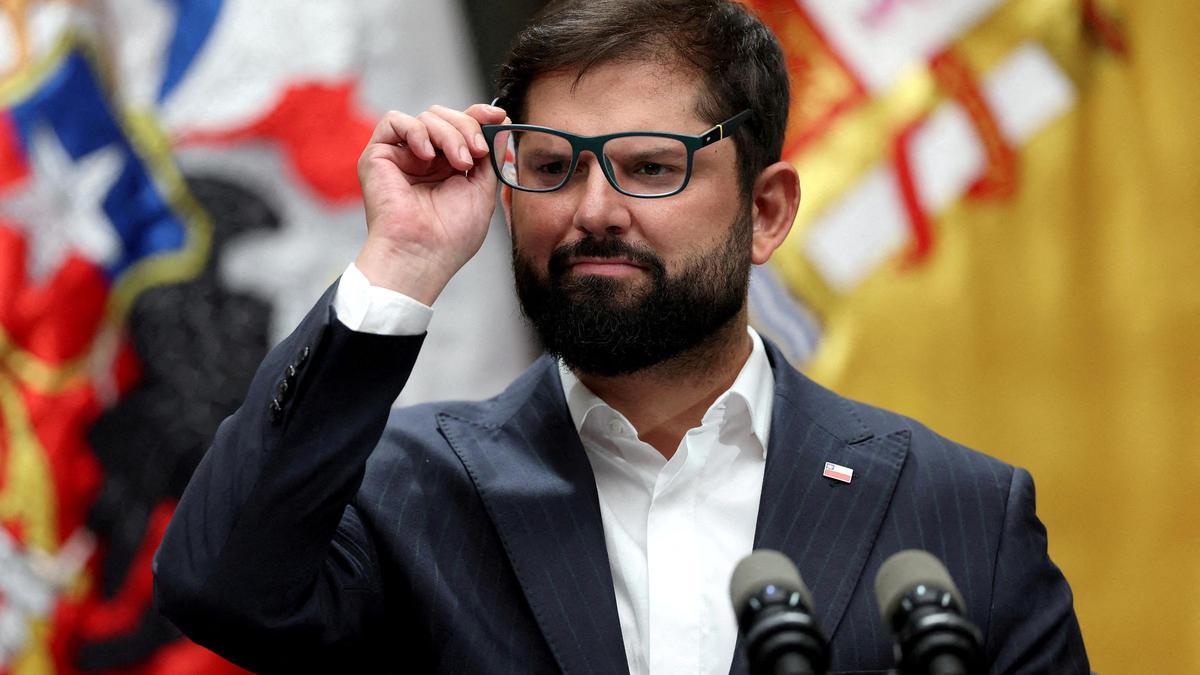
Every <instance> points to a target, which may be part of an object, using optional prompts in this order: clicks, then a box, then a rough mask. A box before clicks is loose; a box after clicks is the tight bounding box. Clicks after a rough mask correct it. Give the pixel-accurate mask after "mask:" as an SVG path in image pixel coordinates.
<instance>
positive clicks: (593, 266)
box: [567, 256, 646, 276]
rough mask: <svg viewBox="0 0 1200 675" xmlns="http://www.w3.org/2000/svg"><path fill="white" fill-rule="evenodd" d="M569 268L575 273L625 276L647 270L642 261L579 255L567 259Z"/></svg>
mask: <svg viewBox="0 0 1200 675" xmlns="http://www.w3.org/2000/svg"><path fill="white" fill-rule="evenodd" d="M567 269H568V270H569V271H570V272H573V273H575V274H595V275H599V276H625V275H629V274H635V273H637V272H641V271H643V270H645V269H646V268H645V266H644V265H642V264H641V263H638V262H635V261H633V260H630V259H629V258H621V257H607V256H605V257H598V256H577V257H572V258H570V259H568V260H567Z"/></svg>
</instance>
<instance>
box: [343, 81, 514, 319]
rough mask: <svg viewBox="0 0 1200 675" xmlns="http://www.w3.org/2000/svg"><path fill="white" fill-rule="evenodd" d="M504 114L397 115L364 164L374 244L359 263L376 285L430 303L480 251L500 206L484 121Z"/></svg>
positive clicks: (377, 135) (378, 130) (381, 129)
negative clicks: (496, 209)
mask: <svg viewBox="0 0 1200 675" xmlns="http://www.w3.org/2000/svg"><path fill="white" fill-rule="evenodd" d="M505 121H507V118H506V117H505V113H504V111H503V110H502V109H500V108H496V107H493V106H490V105H484V104H476V105H473V106H471V107H469V108H467V109H466V110H464V111H461V112H460V111H457V110H451V109H450V108H445V107H443V106H433V107H431V108H429V110H426V111H425V112H423V113H421V114H419V115H417V116H416V117H413V116H411V115H406V114H404V113H400V112H395V111H392V112H389V113H387V115H385V116H384V117H383V119H382V120H380V122H379V124H378V125H377V126H376V127H375V132H374V133H373V134H372V136H371V140H370V142H369V143H368V144H367V147H366V149H365V150H363V153H362V155H361V156H360V157H359V160H358V180H359V183H360V184H361V185H362V192H363V203H364V206H365V208H366V217H367V240H366V242H365V243H364V244H363V248H362V250H361V251H360V252H359V254H358V258H357V259H356V260H355V264H356V265H357V266H358V268H359V269H360V270H362V272H363V274H364V275H366V277H367V279H369V280H370V281H371V283H372V284H374V285H376V286H383V287H385V288H390V289H392V290H395V291H399V292H401V293H404V294H405V295H408V296H409V297H412V298H414V299H416V300H419V301H421V302H423V303H425V304H427V305H429V304H432V303H433V301H434V299H436V298H437V296H438V294H439V293H441V291H442V289H443V288H444V287H445V286H446V283H447V282H448V281H450V278H451V277H453V276H454V274H455V273H456V272H458V270H459V269H460V268H461V267H462V266H463V265H464V264H466V262H467V261H468V260H470V259H471V256H473V255H475V253H476V252H477V251H478V250H479V247H480V246H481V245H482V244H483V239H484V237H485V236H486V235H487V231H488V222H489V221H490V220H491V216H492V211H493V209H494V208H495V202H496V175H495V173H494V172H493V171H492V168H491V166H489V161H488V159H487V155H488V147H487V142H486V141H485V140H484V138H483V134H482V133H481V131H480V125H481V124H498V123H501V122H505Z"/></svg>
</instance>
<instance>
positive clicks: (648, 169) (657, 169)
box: [633, 162, 673, 176]
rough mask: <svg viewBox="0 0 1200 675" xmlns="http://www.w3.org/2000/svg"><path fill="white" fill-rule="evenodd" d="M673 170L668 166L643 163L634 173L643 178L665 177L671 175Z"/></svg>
mask: <svg viewBox="0 0 1200 675" xmlns="http://www.w3.org/2000/svg"><path fill="white" fill-rule="evenodd" d="M672 170H673V169H672V168H671V167H669V166H667V165H666V164H656V163H654V162H643V163H642V164H640V165H638V167H637V168H636V169H634V171H633V172H634V173H635V174H638V175H642V176H663V175H666V174H668V173H670V172H671V171H672Z"/></svg>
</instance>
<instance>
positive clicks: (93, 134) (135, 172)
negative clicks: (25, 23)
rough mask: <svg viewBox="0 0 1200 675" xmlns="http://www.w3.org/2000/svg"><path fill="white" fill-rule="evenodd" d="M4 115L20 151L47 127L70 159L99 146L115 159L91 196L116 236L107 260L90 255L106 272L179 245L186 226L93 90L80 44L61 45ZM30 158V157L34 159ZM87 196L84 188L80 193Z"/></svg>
mask: <svg viewBox="0 0 1200 675" xmlns="http://www.w3.org/2000/svg"><path fill="white" fill-rule="evenodd" d="M8 114H9V115H10V116H11V118H12V120H13V122H14V126H15V128H16V132H17V135H18V138H19V141H20V143H21V145H22V146H24V148H25V150H26V153H27V155H30V154H32V151H33V150H34V149H36V148H39V144H38V143H37V142H36V140H37V136H38V135H39V134H40V133H44V132H46V131H49V132H52V133H53V136H54V137H55V138H54V139H50V142H51V143H53V142H54V140H55V139H56V140H57V142H58V143H59V144H61V148H62V150H63V151H64V152H65V156H66V158H67V159H69V161H71V162H75V163H79V162H83V161H84V160H86V159H88V158H89V157H91V156H93V155H96V154H100V153H107V154H108V155H110V156H112V157H114V158H115V159H116V160H117V161H118V162H119V173H118V175H116V176H115V177H114V180H113V181H112V184H111V185H110V186H108V188H107V189H106V190H104V192H103V194H102V195H97V196H101V197H102V203H101V207H102V212H103V214H104V216H105V217H106V218H107V220H108V224H109V226H110V227H111V228H112V233H113V234H114V235H115V237H116V238H117V240H119V246H118V247H117V249H116V250H114V251H111V252H110V256H109V259H107V260H102V261H97V262H99V263H100V264H101V266H102V267H103V269H104V272H105V274H106V275H107V276H108V278H109V279H115V278H116V277H118V276H120V275H121V274H122V273H123V272H125V271H126V270H127V269H128V268H129V267H130V266H131V265H133V264H135V263H136V262H138V261H139V260H141V259H143V258H145V257H147V256H151V255H156V254H162V253H165V252H170V251H177V250H179V249H181V248H183V247H184V246H185V244H186V243H187V228H186V226H185V225H184V222H183V220H182V219H181V218H180V217H179V216H177V215H176V214H175V212H174V210H173V209H172V207H171V205H170V204H169V203H168V201H167V199H166V196H165V195H164V194H163V193H162V192H161V191H160V190H159V188H158V187H157V186H156V184H155V180H154V178H153V177H152V176H151V175H150V172H149V168H148V167H147V165H146V164H145V163H143V161H142V160H141V158H139V157H138V155H137V154H136V153H135V152H134V149H133V147H132V145H131V139H130V138H129V137H128V135H127V134H126V132H125V130H124V129H122V127H121V125H120V123H119V122H118V120H117V116H116V114H115V112H114V111H113V110H112V108H111V107H110V105H109V102H108V100H107V98H106V96H105V95H104V93H103V92H102V91H101V88H100V84H99V81H98V78H97V75H96V72H95V70H94V69H93V68H92V67H91V64H90V62H89V61H88V59H87V58H85V56H84V54H83V52H82V51H80V50H79V49H72V50H71V51H69V52H68V53H67V54H66V55H65V56H64V57H63V58H62V60H61V61H60V62H59V64H58V65H57V67H55V68H53V69H52V71H51V72H50V73H49V74H48V76H47V77H46V78H45V79H44V80H43V81H42V82H41V83H39V84H38V85H37V86H36V88H35V89H34V90H33V92H32V94H31V95H30V96H29V97H28V98H26V99H25V100H22V101H18V102H15V103H13V104H12V105H11V107H9V108H8ZM32 159H33V160H34V161H33V163H36V160H37V159H39V158H36V157H34V158H32ZM28 160H29V158H28V157H27V161H28ZM45 178H48V179H53V178H54V177H45ZM71 187H72V186H69V185H64V186H62V187H61V189H62V190H64V191H72V190H71ZM100 187H101V188H103V186H100ZM72 192H73V191H72ZM88 196H92V195H83V196H82V197H88ZM29 225H30V227H36V226H46V227H71V226H72V225H71V224H69V223H57V224H36V223H30V224H29Z"/></svg>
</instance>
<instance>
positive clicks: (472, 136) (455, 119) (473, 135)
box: [429, 105, 488, 157]
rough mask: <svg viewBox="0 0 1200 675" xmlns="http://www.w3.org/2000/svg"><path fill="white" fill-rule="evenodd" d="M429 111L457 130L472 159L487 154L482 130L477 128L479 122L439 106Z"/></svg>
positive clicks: (463, 113) (466, 115) (464, 114)
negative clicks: (464, 141) (464, 140)
mask: <svg viewBox="0 0 1200 675" xmlns="http://www.w3.org/2000/svg"><path fill="white" fill-rule="evenodd" d="M429 111H430V112H432V113H433V114H435V115H437V116H438V117H440V118H442V119H443V120H446V121H447V122H449V123H450V125H451V126H453V127H454V128H455V129H458V132H459V133H460V134H462V137H463V138H465V139H466V141H467V148H468V149H469V150H470V151H471V156H472V157H482V156H484V155H486V154H487V151H488V147H487V141H485V140H484V139H483V130H482V129H480V128H479V120H477V119H475V118H474V117H472V116H470V115H468V114H466V113H465V112H459V111H457V110H452V109H450V108H447V107H445V106H440V105H435V106H432V107H431V108H429Z"/></svg>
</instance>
